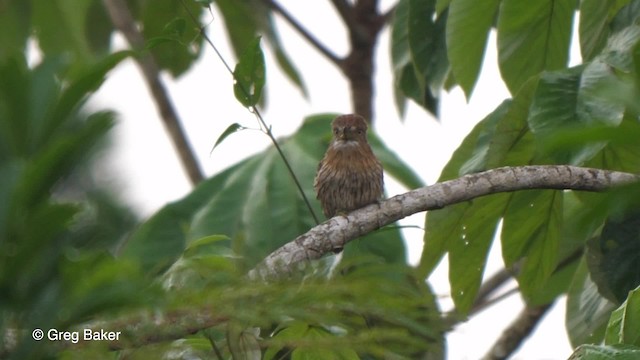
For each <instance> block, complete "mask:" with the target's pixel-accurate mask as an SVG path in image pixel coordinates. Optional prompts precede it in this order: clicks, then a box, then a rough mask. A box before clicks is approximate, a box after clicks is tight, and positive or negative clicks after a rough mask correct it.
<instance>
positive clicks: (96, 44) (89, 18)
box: [84, 1, 114, 56]
mask: <svg viewBox="0 0 640 360" xmlns="http://www.w3.org/2000/svg"><path fill="white" fill-rule="evenodd" d="M85 16H86V21H85V28H84V35H85V36H86V37H87V42H88V44H89V48H90V49H91V52H92V53H93V54H95V55H97V56H103V55H105V54H107V53H108V52H109V50H110V48H111V35H112V33H113V31H114V28H113V24H112V23H111V19H109V15H108V14H107V12H106V11H105V8H104V5H103V4H102V3H101V2H100V1H91V4H90V5H89V9H88V10H87V13H86V15H85Z"/></svg>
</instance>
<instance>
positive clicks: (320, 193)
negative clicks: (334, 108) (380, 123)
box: [313, 114, 384, 219]
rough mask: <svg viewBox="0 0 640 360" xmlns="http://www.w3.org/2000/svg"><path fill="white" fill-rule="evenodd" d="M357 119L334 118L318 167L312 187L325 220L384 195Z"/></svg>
mask: <svg viewBox="0 0 640 360" xmlns="http://www.w3.org/2000/svg"><path fill="white" fill-rule="evenodd" d="M367 128H368V126H367V121H366V120H365V119H364V118H363V117H362V116H360V115H357V114H347V115H340V116H338V117H336V118H335V119H334V120H333V122H332V123H331V129H332V131H333V139H332V140H331V143H330V144H329V147H328V148H327V151H326V153H325V154H324V157H323V158H322V160H321V161H320V164H319V165H318V171H317V173H316V177H315V179H314V183H313V187H314V189H315V191H316V194H317V199H318V200H320V205H321V206H322V211H323V213H324V215H325V216H326V217H327V219H329V218H332V217H334V216H336V215H345V214H347V213H349V212H351V211H353V210H356V209H359V208H362V207H364V206H366V205H369V204H373V203H376V202H378V201H379V200H380V199H381V198H382V196H383V192H384V175H383V168H382V163H380V161H379V160H378V158H376V156H375V154H374V153H373V151H372V150H371V146H369V143H368V142H367Z"/></svg>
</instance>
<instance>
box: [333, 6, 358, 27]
mask: <svg viewBox="0 0 640 360" xmlns="http://www.w3.org/2000/svg"><path fill="white" fill-rule="evenodd" d="M331 3H332V4H333V7H335V8H336V11H337V12H338V14H339V15H340V18H342V21H343V22H344V23H345V25H346V26H347V27H349V26H351V25H352V20H353V14H352V11H353V8H352V7H351V5H349V3H347V2H346V1H345V0H331Z"/></svg>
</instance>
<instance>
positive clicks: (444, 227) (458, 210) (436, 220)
mask: <svg viewBox="0 0 640 360" xmlns="http://www.w3.org/2000/svg"><path fill="white" fill-rule="evenodd" d="M508 106H509V103H506V102H505V103H503V104H502V105H501V106H500V107H499V108H498V109H496V110H495V111H494V112H493V113H492V114H489V115H488V116H487V117H485V118H484V119H482V120H481V121H480V122H479V123H478V124H477V125H476V126H475V127H474V128H473V130H471V132H470V133H469V135H467V137H465V138H464V140H463V141H462V144H460V146H459V147H458V148H457V149H456V151H455V152H454V153H453V156H452V157H451V160H449V162H448V163H447V164H446V165H445V167H444V169H443V170H442V174H441V175H440V178H439V179H438V181H439V182H441V181H445V180H451V179H454V178H457V177H458V176H460V175H462V174H461V173H460V172H461V171H463V170H464V171H470V169H476V168H478V169H479V168H482V166H483V164H484V162H483V160H482V159H481V158H482V157H483V156H484V153H483V150H482V148H483V146H484V145H483V144H485V141H484V140H483V139H484V138H486V135H485V134H487V133H491V132H493V131H494V130H493V129H494V127H495V124H496V122H497V121H498V120H499V119H500V116H501V114H503V113H504V111H505V109H508ZM472 158H480V160H478V163H477V164H478V165H473V166H470V165H467V164H468V163H469V161H471V160H470V159H472ZM465 166H468V167H469V168H470V169H463V168H464V167H465ZM470 206H472V204H471V203H465V204H458V205H453V206H448V207H446V208H444V209H441V210H436V211H429V212H427V216H426V220H425V229H426V232H425V237H424V248H423V250H422V256H421V258H420V265H419V267H418V277H419V278H421V279H424V278H426V277H427V276H428V275H429V274H430V273H431V272H432V271H433V269H434V268H435V267H436V265H438V263H439V262H440V260H441V259H442V257H443V256H444V254H446V253H447V251H448V244H449V242H450V239H451V238H452V237H453V236H456V238H457V239H459V238H460V236H461V234H460V233H461V224H460V222H461V221H462V219H463V218H464V216H465V214H466V212H467V209H468V208H469V207H470Z"/></svg>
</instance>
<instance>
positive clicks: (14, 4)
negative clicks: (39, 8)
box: [0, 1, 31, 63]
mask: <svg viewBox="0 0 640 360" xmlns="http://www.w3.org/2000/svg"><path fill="white" fill-rule="evenodd" d="M30 15H31V3H30V2H29V1H9V2H6V3H4V4H3V8H2V11H0V24H2V31H0V63H4V62H5V61H6V60H7V59H9V58H10V57H11V56H15V55H17V54H22V53H24V50H25V48H26V45H27V39H28V38H29V33H30Z"/></svg>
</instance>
